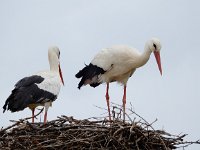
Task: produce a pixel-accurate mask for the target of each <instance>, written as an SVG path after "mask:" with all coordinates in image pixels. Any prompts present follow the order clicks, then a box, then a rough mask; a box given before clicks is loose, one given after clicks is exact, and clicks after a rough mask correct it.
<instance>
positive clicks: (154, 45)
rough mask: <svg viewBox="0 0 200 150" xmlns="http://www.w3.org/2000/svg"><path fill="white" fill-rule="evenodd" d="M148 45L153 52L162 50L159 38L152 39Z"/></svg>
mask: <svg viewBox="0 0 200 150" xmlns="http://www.w3.org/2000/svg"><path fill="white" fill-rule="evenodd" d="M148 46H149V49H150V50H151V51H152V52H155V51H157V52H160V50H161V43H160V40H159V39H158V38H152V39H150V40H149V42H148Z"/></svg>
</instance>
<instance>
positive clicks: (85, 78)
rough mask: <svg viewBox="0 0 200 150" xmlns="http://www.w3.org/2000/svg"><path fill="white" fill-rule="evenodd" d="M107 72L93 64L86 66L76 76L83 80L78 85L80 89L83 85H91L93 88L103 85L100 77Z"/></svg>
mask: <svg viewBox="0 0 200 150" xmlns="http://www.w3.org/2000/svg"><path fill="white" fill-rule="evenodd" d="M104 73H105V71H104V70H103V69H102V68H100V67H98V66H96V65H93V64H91V63H90V64H89V65H86V66H85V67H84V68H83V69H82V70H80V71H79V72H78V73H77V74H76V75H75V76H76V78H81V81H80V82H79V84H78V88H79V89H80V88H81V87H82V86H83V85H86V84H90V86H92V87H96V86H98V85H99V84H101V81H99V75H101V74H104Z"/></svg>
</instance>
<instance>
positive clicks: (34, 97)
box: [3, 47, 64, 124]
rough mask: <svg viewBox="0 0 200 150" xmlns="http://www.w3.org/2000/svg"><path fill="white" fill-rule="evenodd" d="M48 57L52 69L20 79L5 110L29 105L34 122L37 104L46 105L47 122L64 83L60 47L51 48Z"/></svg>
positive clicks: (4, 107)
mask: <svg viewBox="0 0 200 150" xmlns="http://www.w3.org/2000/svg"><path fill="white" fill-rule="evenodd" d="M48 58H49V64H50V70H49V71H41V72H38V73H36V74H33V75H31V76H28V77H25V78H23V79H21V80H19V81H18V82H17V83H16V84H15V88H14V89H13V90H12V93H11V95H10V96H9V97H8V98H7V100H6V102H5V105H4V106H3V109H4V111H3V112H5V110H10V111H11V112H17V111H21V110H24V109H25V108H26V107H29V108H30V109H31V110H32V122H33V123H34V111H35V108H36V107H37V106H44V107H45V114H44V124H45V123H46V122H47V111H48V108H49V107H50V106H52V102H53V101H54V100H56V99H57V97H58V94H59V92H60V87H61V84H63V85H64V80H63V77H62V71H61V68H60V61H59V59H60V50H59V49H58V47H50V48H49V50H48Z"/></svg>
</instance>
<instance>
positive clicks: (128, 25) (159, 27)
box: [0, 0, 200, 150]
mask: <svg viewBox="0 0 200 150" xmlns="http://www.w3.org/2000/svg"><path fill="white" fill-rule="evenodd" d="M199 6H200V2H199V1H197V0H196V1H195V0H190V1H189V0H167V1H166V0H151V1H148V0H124V1H122V0H29V1H27V0H18V1H16V0H0V52H1V59H0V64H1V69H0V75H1V76H0V77H1V79H0V98H1V100H0V106H1V108H2V106H3V105H4V102H5V100H6V99H7V97H8V96H9V94H10V93H11V90H12V89H13V87H14V84H15V83H16V82H17V81H18V80H19V79H21V78H23V77H25V76H28V75H31V74H33V73H35V72H38V71H40V70H45V69H49V64H48V59H47V49H48V47H49V46H51V45H57V46H58V47H59V48H60V51H61V67H62V70H63V76H64V80H65V86H64V87H62V89H61V92H60V95H59V97H58V99H57V100H56V101H55V102H54V103H53V107H52V108H50V109H49V111H48V120H52V119H56V117H57V116H60V115H67V116H74V117H75V118H77V119H85V118H89V117H100V116H105V115H107V111H104V110H101V109H98V108H96V107H95V106H94V105H97V106H99V107H104V108H106V101H105V88H106V86H105V84H103V85H101V86H99V87H97V88H95V89H94V88H91V87H89V86H86V87H83V88H82V89H81V90H78V89H77V84H78V82H79V80H78V79H76V78H75V76H74V75H75V74H76V73H77V72H78V71H79V70H80V69H81V68H82V67H83V66H84V63H86V64H88V63H90V61H91V60H92V58H93V56H94V55H95V54H96V53H97V52H98V51H99V50H100V49H101V48H105V47H109V46H112V45H116V44H126V45H129V46H132V47H135V48H138V49H139V51H141V52H142V51H143V49H144V44H145V42H146V41H147V40H149V39H150V38H151V37H158V38H159V39H160V40H161V43H162V49H161V60H162V68H163V76H160V73H159V70H158V68H157V64H156V61H155V59H154V56H153V55H152V56H151V58H150V60H149V61H148V63H147V64H146V65H145V66H144V67H142V68H140V69H138V70H136V72H135V74H134V75H133V76H132V77H131V78H130V79H129V82H128V89H127V107H128V106H130V105H129V103H130V102H131V103H132V104H133V107H134V110H135V111H136V112H137V113H138V114H140V115H141V116H143V117H144V118H145V119H146V120H147V121H149V122H152V121H154V120H155V119H156V118H157V119H158V121H157V122H156V123H155V124H154V127H155V128H156V129H164V130H166V131H168V132H170V133H171V134H179V133H186V134H189V135H188V136H187V138H186V140H197V139H200V118H199V115H200V109H199V106H200V92H199V89H200V69H199V65H200V59H199V56H200V50H199V44H200V29H199V28H200V9H199ZM122 95H123V87H122V86H120V85H119V84H116V83H112V84H111V85H110V100H111V102H115V103H117V104H121V103H122V102H121V101H122V100H121V99H122ZM2 112H3V109H2V110H1V111H0V120H1V121H0V127H1V126H8V125H10V124H11V123H10V122H9V120H17V119H20V118H24V117H28V116H31V111H30V110H29V109H25V110H24V111H21V112H17V113H10V112H8V111H7V112H5V113H4V114H3V113H2ZM103 113H106V114H103ZM102 114H103V115H102ZM41 117H42V121H43V115H42V116H41ZM36 121H39V120H36ZM199 148H200V146H198V145H194V146H191V147H189V148H188V149H191V150H194V149H199Z"/></svg>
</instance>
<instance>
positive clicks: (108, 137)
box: [0, 109, 200, 150]
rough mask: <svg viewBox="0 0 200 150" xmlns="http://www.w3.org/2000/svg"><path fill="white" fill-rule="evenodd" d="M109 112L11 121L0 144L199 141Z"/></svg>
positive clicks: (116, 145)
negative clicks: (110, 118)
mask: <svg viewBox="0 0 200 150" xmlns="http://www.w3.org/2000/svg"><path fill="white" fill-rule="evenodd" d="M119 110H120V109H119ZM113 112H114V113H113V121H112V122H109V121H108V120H106V119H105V118H90V119H84V120H77V119H74V118H73V117H68V116H64V115H63V116H61V117H58V118H57V119H55V120H52V121H49V122H48V123H47V124H45V125H44V124H43V123H34V124H32V123H29V122H28V119H30V118H25V119H21V120H19V121H14V123H13V125H11V126H9V127H7V128H4V129H1V130H0V147H1V148H2V149H4V150H7V149H32V150H36V149H41V150H43V149H49V150H51V149H52V150H55V149H69V150H70V149H82V150H83V149H109V150H111V149H112V150H113V149H116V150H118V149H119V150H126V149H133V150H141V149H142V150H152V149H156V150H170V149H176V148H179V147H187V146H189V145H191V144H200V142H199V141H195V142H186V141H184V139H183V138H184V137H185V136H186V135H185V134H183V135H178V136H176V135H171V134H169V133H167V132H165V131H163V130H155V129H154V128H153V127H152V124H153V123H154V122H155V121H154V122H153V123H148V122H147V121H146V120H144V119H143V118H142V117H140V116H139V115H138V114H136V113H135V112H133V111H132V113H134V114H135V116H137V117H139V120H137V121H136V118H134V120H131V118H130V116H128V118H129V121H126V122H123V121H122V120H121V119H120V114H121V113H116V112H115V111H113ZM40 113H41V112H40ZM38 114H39V113H38ZM38 114H37V115H38Z"/></svg>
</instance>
